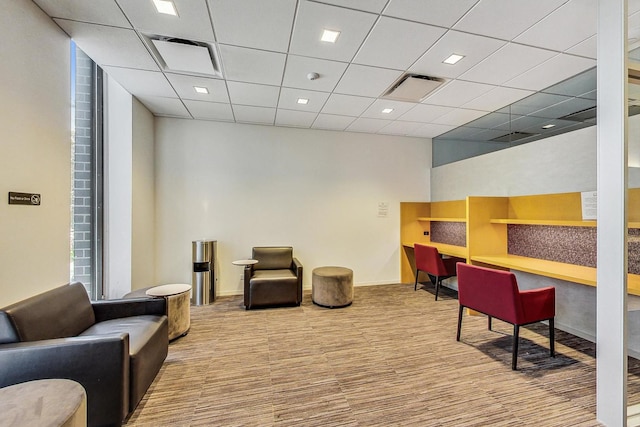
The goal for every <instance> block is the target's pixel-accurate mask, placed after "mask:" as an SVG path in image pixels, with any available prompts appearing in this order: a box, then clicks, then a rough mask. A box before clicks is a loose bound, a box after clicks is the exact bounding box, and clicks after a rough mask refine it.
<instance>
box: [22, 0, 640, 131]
mask: <svg viewBox="0 0 640 427" xmlns="http://www.w3.org/2000/svg"><path fill="white" fill-rule="evenodd" d="M33 1H34V2H35V3H36V4H37V5H38V6H39V7H40V8H41V9H42V10H43V11H44V12H45V13H46V14H48V15H49V16H50V17H51V18H53V20H54V21H55V22H56V24H58V25H59V26H60V27H61V28H62V29H63V30H64V31H65V32H66V33H67V34H69V36H70V37H71V38H72V39H73V40H74V41H75V42H76V44H77V45H78V46H79V47H80V48H81V49H82V50H83V51H85V52H86V53H87V54H88V55H89V56H90V57H91V58H92V59H93V60H94V61H96V62H97V63H98V64H99V65H100V66H101V67H102V68H103V69H104V70H105V72H106V73H108V74H109V75H110V76H111V77H113V78H114V79H115V80H116V81H118V82H119V83H120V84H121V85H122V86H123V87H124V88H125V89H126V90H127V91H129V92H130V93H131V94H132V95H134V96H135V97H136V98H138V99H139V100H140V101H141V102H142V103H143V104H144V105H145V106H146V107H147V108H148V109H149V110H150V111H151V112H152V113H153V114H154V115H156V116H168V117H180V118H187V119H200V120H215V121H227V122H238V123H258V124H265V125H274V126H286V127H300V128H314V129H330V130H338V131H353V132H365V133H378V134H392V135H406V136H415V137H425V138H433V137H436V136H438V135H441V134H444V133H446V132H448V131H451V130H452V129H455V128H457V127H459V126H461V125H464V124H467V123H469V122H471V121H473V120H476V119H480V118H482V117H484V116H486V115H487V114H489V113H491V112H494V111H496V110H499V109H501V108H503V107H505V106H507V105H510V104H512V103H514V102H516V101H519V100H521V99H524V98H526V97H528V96H530V95H532V94H534V93H536V92H538V91H541V90H542V89H545V88H547V87H549V86H551V85H553V84H554V83H557V82H560V81H563V80H565V79H567V78H569V77H571V76H574V75H577V74H580V73H582V72H585V71H586V70H589V69H591V68H593V67H594V66H595V65H596V18H597V0H568V1H567V0H537V1H513V0H479V1H478V0H456V1H454V2H451V1H441V0H420V1H416V0H323V1H315V0H268V1H265V0H174V4H175V7H176V9H177V11H178V16H170V15H163V14H159V13H157V12H156V10H155V8H154V6H153V3H152V1H151V0H135V1H134V0H92V1H90V2H88V1H86V0H33ZM324 29H330V30H337V31H340V35H339V36H338V39H337V41H336V43H334V44H331V43H327V42H322V41H321V40H320V37H321V35H322V32H323V30H324ZM629 37H630V39H635V40H637V39H639V38H640V0H631V1H629ZM158 38H169V39H170V38H177V39H183V40H189V41H195V42H198V44H199V45H200V46H206V47H207V49H210V51H211V52H212V53H213V56H214V57H215V60H216V61H217V62H218V64H217V65H218V66H219V68H220V72H221V76H214V75H207V74H203V73H196V72H189V71H183V70H176V69H169V68H166V67H165V63H164V61H163V59H162V58H161V56H159V55H158V52H157V50H156V49H155V48H154V43H153V41H152V40H153V39H158ZM635 40H632V41H631V42H630V43H636V44H637V42H635ZM454 53H455V54H459V55H464V58H463V59H462V60H460V61H459V62H458V63H456V64H455V65H449V64H445V63H443V61H444V60H445V59H446V58H447V57H448V56H449V55H451V54H454ZM309 73H317V74H319V78H317V79H314V80H310V79H309V78H308V74H309ZM406 73H411V74H419V75H427V76H430V77H434V78H439V79H442V80H443V83H442V84H440V85H439V86H438V87H437V88H435V90H433V91H432V92H430V93H429V94H428V95H427V96H426V97H425V98H424V99H422V100H420V101H418V102H403V101H396V100H387V99H384V98H382V95H383V94H384V93H385V92H386V91H387V90H388V89H389V88H390V87H391V86H392V85H393V83H394V82H396V81H397V80H398V79H399V78H400V77H401V76H403V75H404V74H406ZM195 86H197V87H206V88H207V89H208V94H199V93H196V91H195V89H194V87H195ZM298 99H307V100H308V102H307V103H306V104H300V103H298ZM384 109H387V111H388V109H391V111H390V112H388V113H383V112H382V111H383V110H384Z"/></svg>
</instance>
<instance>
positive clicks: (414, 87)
mask: <svg viewBox="0 0 640 427" xmlns="http://www.w3.org/2000/svg"><path fill="white" fill-rule="evenodd" d="M442 83H444V79H440V78H437V77H429V76H422V75H419V74H405V75H403V76H402V77H400V78H399V79H398V80H396V82H395V83H394V84H392V85H391V87H390V88H389V89H387V91H386V92H385V93H384V94H383V95H382V98H385V99H393V100H396V101H408V102H420V101H422V100H423V99H424V98H426V96H427V95H428V94H429V93H431V92H433V91H434V90H435V89H436V88H437V87H438V86H440V85H441V84H442Z"/></svg>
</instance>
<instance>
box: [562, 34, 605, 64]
mask: <svg viewBox="0 0 640 427" xmlns="http://www.w3.org/2000/svg"><path fill="white" fill-rule="evenodd" d="M567 53H571V54H573V55H580V56H586V57H589V58H592V59H596V57H597V55H598V37H597V36H592V37H589V38H588V39H586V40H584V41H583V42H581V43H578V44H577V45H575V46H573V47H571V48H570V49H567Z"/></svg>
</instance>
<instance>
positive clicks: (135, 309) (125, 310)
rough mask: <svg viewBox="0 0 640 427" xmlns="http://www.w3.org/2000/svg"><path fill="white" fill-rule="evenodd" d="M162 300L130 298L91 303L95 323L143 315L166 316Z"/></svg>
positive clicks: (164, 304)
mask: <svg viewBox="0 0 640 427" xmlns="http://www.w3.org/2000/svg"><path fill="white" fill-rule="evenodd" d="M166 304H167V303H166V301H165V299H164V298H131V299H114V300H101V301H93V302H92V303H91V305H92V306H93V312H94V313H95V316H96V323H98V322H103V321H105V320H111V319H120V318H122V317H131V316H142V315H145V314H151V315H157V316H162V315H163V314H166Z"/></svg>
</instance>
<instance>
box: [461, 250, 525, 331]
mask: <svg viewBox="0 0 640 427" xmlns="http://www.w3.org/2000/svg"><path fill="white" fill-rule="evenodd" d="M458 301H459V302H460V305H463V306H465V307H468V308H471V309H473V310H477V311H479V312H482V313H485V314H489V315H491V316H493V317H496V318H498V319H501V320H504V321H506V322H509V323H513V324H519V323H520V322H521V319H522V318H523V317H524V316H523V311H522V303H521V301H520V291H519V290H518V283H517V281H516V276H515V275H514V274H513V273H511V272H509V271H502V270H494V269H490V268H484V267H478V266H475V265H469V264H462V263H459V264H458Z"/></svg>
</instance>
